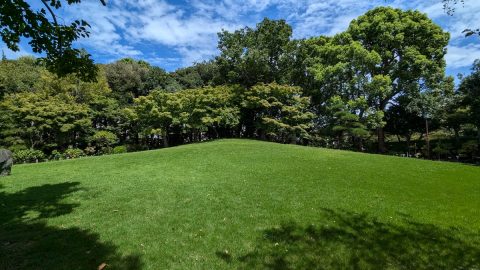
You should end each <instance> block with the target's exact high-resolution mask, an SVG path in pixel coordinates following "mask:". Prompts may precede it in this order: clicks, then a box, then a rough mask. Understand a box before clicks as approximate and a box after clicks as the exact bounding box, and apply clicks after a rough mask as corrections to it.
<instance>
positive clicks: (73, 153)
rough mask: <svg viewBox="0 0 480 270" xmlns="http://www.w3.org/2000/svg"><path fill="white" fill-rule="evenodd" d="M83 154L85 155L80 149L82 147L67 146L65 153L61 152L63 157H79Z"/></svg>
mask: <svg viewBox="0 0 480 270" xmlns="http://www.w3.org/2000/svg"><path fill="white" fill-rule="evenodd" d="M83 156H85V153H84V152H83V151H82V149H78V148H68V149H67V150H65V153H63V157H64V158H66V159H73V158H79V157H83Z"/></svg>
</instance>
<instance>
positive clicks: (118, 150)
mask: <svg viewBox="0 0 480 270" xmlns="http://www.w3.org/2000/svg"><path fill="white" fill-rule="evenodd" d="M127 152H128V150H127V146H126V145H119V146H115V147H114V148H113V154H123V153H127Z"/></svg>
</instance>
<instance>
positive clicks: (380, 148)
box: [377, 127, 387, 154]
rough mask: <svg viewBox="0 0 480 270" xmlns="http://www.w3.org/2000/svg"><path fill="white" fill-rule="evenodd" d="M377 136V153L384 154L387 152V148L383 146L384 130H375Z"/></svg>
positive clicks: (380, 128) (381, 128)
mask: <svg viewBox="0 0 480 270" xmlns="http://www.w3.org/2000/svg"><path fill="white" fill-rule="evenodd" d="M377 134H378V152H379V153H380V154H384V153H385V152H387V147H386V146H385V130H384V129H383V127H379V128H377Z"/></svg>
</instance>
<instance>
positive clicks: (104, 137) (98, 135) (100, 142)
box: [92, 130, 118, 154]
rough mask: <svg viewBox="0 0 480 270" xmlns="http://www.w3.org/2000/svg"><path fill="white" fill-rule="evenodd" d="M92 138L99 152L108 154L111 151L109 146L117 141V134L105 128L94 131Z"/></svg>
mask: <svg viewBox="0 0 480 270" xmlns="http://www.w3.org/2000/svg"><path fill="white" fill-rule="evenodd" d="M92 140H93V141H94V142H95V144H96V145H97V147H98V149H99V152H100V153H101V154H109V153H110V152H111V146H112V145H114V144H116V143H117V142H118V138H117V135H115V134H114V133H112V132H110V131H106V130H101V131H97V132H95V134H94V135H93V137H92Z"/></svg>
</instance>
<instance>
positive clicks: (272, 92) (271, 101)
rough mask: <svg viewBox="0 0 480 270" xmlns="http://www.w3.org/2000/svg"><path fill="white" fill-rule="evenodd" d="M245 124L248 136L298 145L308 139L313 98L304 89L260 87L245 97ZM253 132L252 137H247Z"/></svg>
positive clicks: (247, 93)
mask: <svg viewBox="0 0 480 270" xmlns="http://www.w3.org/2000/svg"><path fill="white" fill-rule="evenodd" d="M241 100H242V103H241V104H242V109H243V118H244V119H243V123H244V125H246V131H247V136H252V135H257V136H259V137H260V138H261V139H267V138H270V139H271V140H274V141H280V142H292V143H296V142H297V141H298V140H299V139H302V138H307V137H308V136H309V129H310V128H311V127H312V118H313V116H314V115H313V113H312V112H310V108H309V107H310V98H309V97H306V96H304V95H303V92H302V90H301V88H299V87H293V86H285V85H279V84H276V83H272V84H257V85H255V86H253V87H251V88H250V89H248V90H247V91H245V93H244V94H243V95H242V98H241ZM250 129H253V130H252V134H248V133H249V132H250V131H249V130H250Z"/></svg>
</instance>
